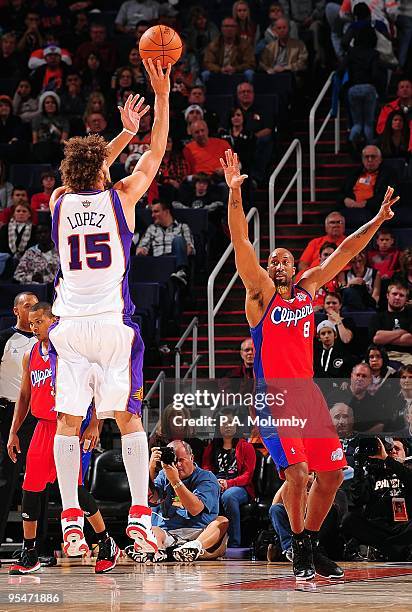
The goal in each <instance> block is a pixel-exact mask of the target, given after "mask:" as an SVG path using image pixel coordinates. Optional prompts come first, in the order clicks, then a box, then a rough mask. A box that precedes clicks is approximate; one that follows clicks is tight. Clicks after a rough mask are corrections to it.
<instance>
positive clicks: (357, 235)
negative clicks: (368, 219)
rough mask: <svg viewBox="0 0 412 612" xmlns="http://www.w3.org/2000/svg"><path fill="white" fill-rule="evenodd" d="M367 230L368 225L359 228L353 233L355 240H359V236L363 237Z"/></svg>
mask: <svg viewBox="0 0 412 612" xmlns="http://www.w3.org/2000/svg"><path fill="white" fill-rule="evenodd" d="M368 229H369V224H368V225H364V226H363V227H361V228H360V229H359V230H358V231H357V232H355V238H359V237H360V236H364V235H365V234H366V232H367V231H368Z"/></svg>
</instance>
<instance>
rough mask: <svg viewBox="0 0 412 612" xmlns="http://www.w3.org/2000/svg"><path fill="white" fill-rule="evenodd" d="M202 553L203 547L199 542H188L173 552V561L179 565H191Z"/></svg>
mask: <svg viewBox="0 0 412 612" xmlns="http://www.w3.org/2000/svg"><path fill="white" fill-rule="evenodd" d="M202 553H203V546H202V545H201V543H200V542H199V540H190V541H189V542H185V544H181V545H180V546H178V547H177V548H175V549H174V551H173V553H172V554H173V559H175V560H176V561H180V562H181V563H193V561H196V559H198V558H199V557H200V555H201V554H202Z"/></svg>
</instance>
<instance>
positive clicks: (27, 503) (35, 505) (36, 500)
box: [21, 490, 43, 521]
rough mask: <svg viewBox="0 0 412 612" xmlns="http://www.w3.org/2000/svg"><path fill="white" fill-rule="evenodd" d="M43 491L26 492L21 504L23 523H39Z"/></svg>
mask: <svg viewBox="0 0 412 612" xmlns="http://www.w3.org/2000/svg"><path fill="white" fill-rule="evenodd" d="M42 493H43V491H40V492H39V491H24V490H23V499H22V502H21V517H22V519H23V521H38V520H39V516H40V511H41V496H42Z"/></svg>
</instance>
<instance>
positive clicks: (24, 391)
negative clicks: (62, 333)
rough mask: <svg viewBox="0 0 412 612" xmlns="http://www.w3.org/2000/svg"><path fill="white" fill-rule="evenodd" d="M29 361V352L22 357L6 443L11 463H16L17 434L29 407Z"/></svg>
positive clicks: (18, 447)
mask: <svg viewBox="0 0 412 612" xmlns="http://www.w3.org/2000/svg"><path fill="white" fill-rule="evenodd" d="M29 359H30V351H28V352H27V353H25V354H24V357H23V376H22V380H21V384H20V392H19V397H18V399H17V402H16V405H15V407H14V414H13V420H12V422H11V427H10V433H9V440H8V442H7V452H8V454H9V457H10V459H11V460H12V461H13V463H16V461H17V455H16V453H20V443H19V438H18V436H17V433H18V431H19V429H20V427H21V426H22V424H23V423H24V420H25V418H26V416H27V413H28V412H29V407H30V397H31V387H30V372H29Z"/></svg>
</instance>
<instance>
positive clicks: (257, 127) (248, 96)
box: [236, 82, 274, 183]
mask: <svg viewBox="0 0 412 612" xmlns="http://www.w3.org/2000/svg"><path fill="white" fill-rule="evenodd" d="M236 95H237V103H238V104H239V106H240V108H241V109H242V111H243V113H244V117H245V122H244V127H245V129H246V130H247V131H249V132H252V134H254V136H255V138H256V151H255V163H254V164H253V166H252V177H253V178H254V179H255V180H256V181H257V182H258V183H262V182H264V180H265V178H266V171H267V167H268V166H269V163H270V161H271V158H272V153H273V145H274V142H273V133H272V131H273V128H274V116H273V115H269V113H268V111H267V110H266V109H264V108H262V107H261V106H260V105H259V104H258V103H256V102H255V90H254V87H253V85H252V84H251V83H248V82H243V83H239V85H238V86H237V88H236Z"/></svg>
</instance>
